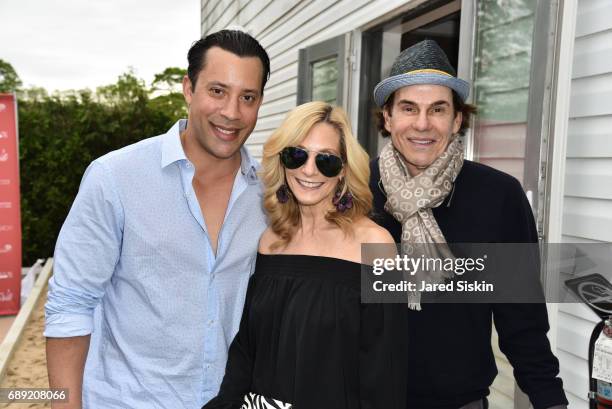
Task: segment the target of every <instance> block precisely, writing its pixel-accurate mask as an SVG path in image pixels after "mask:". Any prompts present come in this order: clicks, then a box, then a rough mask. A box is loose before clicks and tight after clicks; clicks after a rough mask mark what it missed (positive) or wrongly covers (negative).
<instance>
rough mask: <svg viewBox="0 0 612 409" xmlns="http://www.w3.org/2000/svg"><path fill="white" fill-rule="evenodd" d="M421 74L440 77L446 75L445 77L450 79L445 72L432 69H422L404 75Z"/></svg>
mask: <svg viewBox="0 0 612 409" xmlns="http://www.w3.org/2000/svg"><path fill="white" fill-rule="evenodd" d="M422 73H429V74H441V75H446V76H447V77H452V75H450V74H449V73H447V72H444V71H440V70H435V69H433V68H425V69H422V70H414V71H408V72H407V73H406V74H422Z"/></svg>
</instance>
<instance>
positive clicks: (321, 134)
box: [285, 122, 344, 209]
mask: <svg viewBox="0 0 612 409" xmlns="http://www.w3.org/2000/svg"><path fill="white" fill-rule="evenodd" d="M298 147H300V148H303V149H305V150H306V151H308V160H307V161H306V163H305V164H304V165H302V166H300V167H299V168H297V169H287V168H285V175H286V177H287V184H288V186H289V189H290V190H291V192H292V193H293V196H294V197H295V199H296V200H297V203H298V204H299V205H300V206H317V205H320V206H321V207H323V208H325V209H327V208H328V207H330V206H331V205H332V204H331V203H332V198H333V196H334V193H335V192H336V186H337V185H338V182H339V181H340V179H341V178H342V177H343V175H344V169H343V170H342V171H341V172H340V173H339V174H338V175H337V176H334V177H327V176H325V175H323V174H322V173H321V172H320V171H319V169H318V168H317V165H316V164H315V157H316V156H317V154H318V153H329V154H333V155H336V156H338V157H341V155H340V135H339V133H338V131H337V130H336V128H334V127H333V126H331V125H330V124H328V123H325V122H320V123H318V124H316V125H315V126H313V127H312V129H311V130H310V132H308V134H307V135H306V138H304V140H303V141H302V142H301V143H300V144H299V145H298Z"/></svg>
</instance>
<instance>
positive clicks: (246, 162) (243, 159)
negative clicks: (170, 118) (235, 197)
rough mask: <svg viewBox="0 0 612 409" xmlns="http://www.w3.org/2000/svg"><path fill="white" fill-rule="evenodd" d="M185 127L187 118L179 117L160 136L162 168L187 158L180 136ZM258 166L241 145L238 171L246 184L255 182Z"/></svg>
mask: <svg viewBox="0 0 612 409" xmlns="http://www.w3.org/2000/svg"><path fill="white" fill-rule="evenodd" d="M186 127H187V120H186V119H180V120H178V121H177V122H176V123H175V124H174V125H173V126H172V128H170V130H169V131H168V132H167V133H166V134H165V135H164V136H163V137H162V155H161V167H162V168H165V167H166V166H168V165H170V164H172V163H174V162H177V161H180V160H187V156H186V155H185V151H184V150H183V144H182V143H181V136H180V135H181V132H183V131H184V130H185V128H186ZM259 166H260V165H259V163H258V162H257V161H256V160H255V159H254V158H253V157H252V156H251V154H250V153H249V151H248V149H247V148H246V147H245V146H242V147H241V148H240V172H241V173H242V175H243V176H244V178H245V179H246V181H247V183H248V184H250V185H252V184H255V183H257V170H259Z"/></svg>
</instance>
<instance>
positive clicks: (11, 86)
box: [0, 59, 22, 92]
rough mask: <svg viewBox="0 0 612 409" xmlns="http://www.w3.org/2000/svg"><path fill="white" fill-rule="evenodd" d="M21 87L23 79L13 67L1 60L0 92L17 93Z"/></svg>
mask: <svg viewBox="0 0 612 409" xmlns="http://www.w3.org/2000/svg"><path fill="white" fill-rule="evenodd" d="M21 85H22V83H21V79H19V75H17V73H16V72H15V69H14V68H13V66H12V65H11V64H9V63H8V62H6V61H4V60H2V59H0V92H16V91H17V90H19V88H21Z"/></svg>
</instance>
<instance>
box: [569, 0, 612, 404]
mask: <svg viewBox="0 0 612 409" xmlns="http://www.w3.org/2000/svg"><path fill="white" fill-rule="evenodd" d="M565 169H566V171H565V196H564V202H563V224H562V233H563V237H562V240H563V241H564V242H590V241H595V242H598V241H604V242H610V241H612V2H610V1H609V0H580V1H579V2H578V14H577V20H576V37H575V43H574V61H573V72H572V85H571V101H570V114H569V126H568V135H567V155H566V166H565ZM597 320H598V319H597V317H596V315H595V314H594V313H592V312H591V311H590V310H589V309H588V308H586V307H585V306H584V305H582V304H560V305H559V316H558V321H557V322H558V326H557V356H558V357H559V360H560V362H561V376H562V377H563V380H564V383H565V388H566V392H567V394H568V399H569V401H570V408H572V409H587V408H588V404H587V398H586V396H587V391H588V367H587V354H588V342H589V337H590V334H591V331H592V330H593V327H594V325H595V323H596V322H597Z"/></svg>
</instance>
